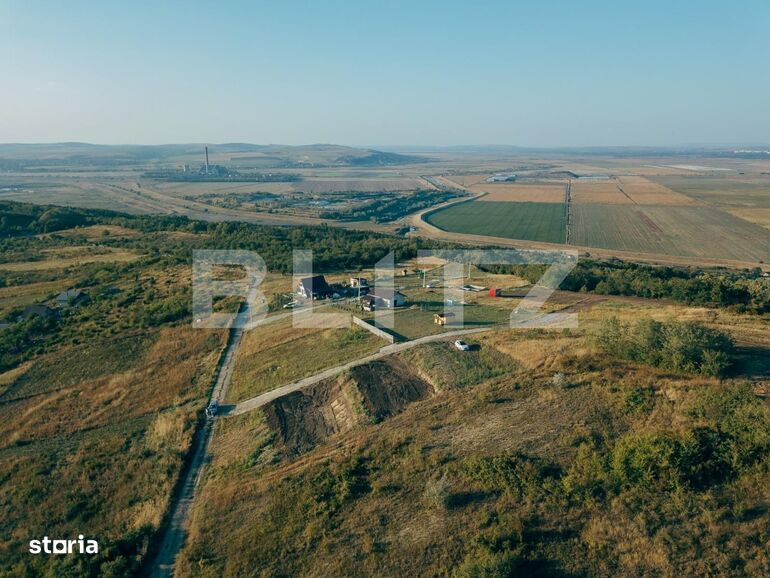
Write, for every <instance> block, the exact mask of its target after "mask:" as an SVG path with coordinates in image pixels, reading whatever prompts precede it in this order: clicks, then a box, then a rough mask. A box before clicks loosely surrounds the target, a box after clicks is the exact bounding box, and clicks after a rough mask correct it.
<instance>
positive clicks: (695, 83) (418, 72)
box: [0, 0, 770, 146]
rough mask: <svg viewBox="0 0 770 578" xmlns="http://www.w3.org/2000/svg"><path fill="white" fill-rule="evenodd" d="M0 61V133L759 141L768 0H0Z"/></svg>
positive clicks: (119, 137)
mask: <svg viewBox="0 0 770 578" xmlns="http://www.w3.org/2000/svg"><path fill="white" fill-rule="evenodd" d="M118 4H119V5H118ZM0 62H2V67H0V74H1V75H2V76H1V78H2V85H0V86H1V89H0V142H44V141H62V140H80V141H88V142H100V143H168V142H203V141H208V142H232V141H243V142H256V143H286V144H300V143H316V142H332V143H339V144H351V145H360V144H369V145H376V144H381V145H388V144H390V145H394V144H418V145H434V144H435V145H452V144H488V143H501V144H516V145H523V146H572V145H674V144H690V143H693V144H694V143H697V144H721V143H768V142H770V2H768V1H767V0H744V1H727V0H725V1H724V2H714V1H699V2H695V1H692V2H686V1H684V0H681V1H671V0H668V1H665V2H664V1H657V0H652V1H650V0H646V1H643V0H638V1H624V0H613V1H609V0H608V1H585V2H577V1H574V0H569V1H568V0H565V1H548V0H540V1H534V0H533V1H519V2H516V1H512V0H511V1H494V2H493V1H487V2H484V1H474V2H471V1H466V2H453V1H447V0H442V1H432V0H411V1H403V2H402V1H391V0H387V1H386V0H382V1H380V2H374V1H368V0H367V1H362V0H356V1H353V0H350V1H317V2H298V1H292V0H285V1H277V0H276V1H270V2H267V1H265V2H197V1H194V0H188V1H185V2H167V1H147V2H144V1H135V0H131V1H129V0H125V1H122V2H117V1H99V2H97V1H79V0H67V1H61V0H57V1H37V0H0Z"/></svg>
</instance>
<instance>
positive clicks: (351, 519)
mask: <svg viewBox="0 0 770 578" xmlns="http://www.w3.org/2000/svg"><path fill="white" fill-rule="evenodd" d="M614 314H621V315H622V316H623V317H624V318H628V319H635V318H639V317H640V316H646V315H653V316H656V317H657V316H661V317H663V318H666V319H670V318H671V317H672V315H673V316H676V317H680V318H682V319H689V318H691V317H692V316H693V315H695V316H700V315H702V313H699V312H698V310H687V309H684V308H672V307H667V308H666V309H665V311H663V310H660V311H658V312H654V309H646V308H644V307H642V308H639V307H634V306H628V305H627V306H625V307H621V306H620V305H618V304H613V303H612V302H611V301H610V302H607V303H606V304H605V305H604V306H603V307H601V308H600V309H597V310H596V311H592V312H591V313H590V314H589V315H588V316H587V317H586V319H585V322H586V324H585V326H583V327H582V328H581V330H580V331H577V332H575V331H573V332H566V333H561V332H540V331H529V332H523V333H521V332H518V333H511V332H508V331H503V332H494V333H491V334H488V335H486V336H484V337H481V338H479V339H476V340H474V342H475V344H476V345H477V349H476V350H475V351H471V352H469V353H468V354H467V355H466V354H463V357H458V354H457V353H455V352H453V351H452V349H451V348H450V347H449V346H448V344H443V345H442V344H434V345H430V346H423V347H420V348H417V349H415V350H413V351H411V352H405V353H404V354H401V355H400V356H399V358H400V359H403V360H404V361H406V365H400V366H399V367H400V368H401V369H398V370H397V371H401V372H403V371H404V369H403V368H404V367H405V368H407V371H408V372H410V374H411V377H407V376H403V377H402V378H401V379H402V380H407V379H417V380H420V381H421V382H423V383H431V384H432V385H433V384H441V387H439V388H436V387H435V386H434V392H433V393H432V394H430V395H429V396H428V397H427V398H425V397H424V396H423V395H417V396H413V397H412V398H411V399H412V400H413V401H412V402H410V403H408V404H406V405H399V404H398V403H396V405H393V406H392V407H393V408H394V409H395V410H396V411H393V412H390V413H389V414H388V415H387V417H385V418H384V419H381V420H379V421H378V422H377V423H373V422H372V421H371V420H366V419H360V418H359V419H356V420H354V421H353V423H349V424H348V425H347V426H346V427H343V428H337V429H335V428H333V427H332V428H328V427H327V428H326V429H319V428H318V427H315V426H313V427H314V429H313V430H312V431H313V435H312V437H308V435H307V434H308V432H310V430H309V429H307V428H309V427H310V425H309V424H318V423H319V422H318V417H317V416H320V415H324V414H325V412H327V411H328V412H334V411H337V409H335V408H339V407H340V405H341V404H342V403H343V401H344V399H345V398H347V399H348V400H350V399H352V400H354V401H355V399H360V398H358V397H357V396H356V394H355V393H351V391H354V390H350V389H349V387H350V386H349V385H347V386H346V385H344V384H345V383H348V384H349V383H350V382H347V381H345V380H344V379H343V380H342V381H339V380H337V381H334V382H333V383H332V382H330V383H328V384H327V385H325V386H323V385H319V386H315V387H316V389H315V390H314V392H308V393H306V394H292V395H295V396H301V395H305V396H309V397H307V400H306V401H305V402H304V403H301V404H292V405H291V407H292V408H293V409H292V412H293V413H292V416H293V417H292V419H293V420H294V421H293V422H292V423H293V424H294V425H289V426H287V425H286V422H281V423H280V424H279V423H278V422H276V421H275V419H274V418H273V417H270V416H271V415H273V414H272V412H273V409H270V408H268V419H267V420H265V418H264V417H263V416H262V415H261V414H260V413H259V412H257V413H255V414H246V415H242V416H238V418H235V419H234V420H232V421H231V420H227V421H225V422H223V423H222V424H221V429H220V430H218V432H217V435H216V436H215V438H214V443H215V445H214V447H213V448H212V451H213V454H214V455H215V456H218V458H217V460H216V461H215V463H214V465H213V468H212V470H211V472H210V475H209V477H208V479H207V481H206V483H205V486H204V489H203V494H202V496H201V500H200V503H199V505H198V507H197V509H196V511H195V514H194V520H193V526H192V529H191V534H190V541H189V543H188V545H187V546H186V548H185V550H184V552H183V559H182V560H181V561H180V562H179V563H178V565H177V566H178V568H177V575H178V576H242V575H265V576H283V575H292V576H318V575H325V576H330V575H333V576H362V575H375V574H376V575H387V576H394V575H421V576H422V575H438V576H462V577H466V576H468V577H470V576H474V577H476V576H515V575H528V576H529V575H534V576H545V575H561V576H583V575H589V576H607V575H625V576H632V575H634V576H638V575H675V574H681V575H688V576H689V575H709V574H711V575H755V576H759V575H762V573H763V572H764V569H765V568H766V567H767V564H768V563H770V558H768V555H767V548H766V545H767V543H768V540H770V532H768V527H769V526H768V523H769V522H770V513H769V512H770V508H769V507H768V506H769V505H770V503H769V502H768V496H767V493H766V491H765V489H764V488H765V487H767V485H768V483H770V434H768V432H770V403H768V401H767V400H766V399H764V398H761V397H757V396H756V395H755V393H754V391H753V390H752V387H751V385H750V379H752V377H756V376H754V375H753V374H752V373H751V370H750V369H749V368H750V367H751V366H750V365H742V364H740V365H738V366H736V367H735V368H734V370H733V373H732V375H733V377H732V378H731V379H729V380H725V381H720V380H718V379H716V378H709V377H703V376H700V375H697V374H689V373H686V372H672V371H669V370H664V369H656V368H654V367H651V366H647V365H644V364H634V363H633V362H628V361H623V360H622V359H620V358H618V357H614V356H612V355H608V354H606V353H602V352H601V350H600V349H598V348H597V346H596V345H595V338H594V334H595V332H596V331H597V330H598V327H599V325H598V324H599V322H600V321H601V320H602V319H606V318H608V316H611V315H614ZM458 359H459V360H460V361H458ZM458 364H459V365H458ZM354 382H355V380H354ZM346 387H347V388H348V389H347V390H346V389H345V388H346ZM384 387H387V388H391V387H392V386H391V385H387V386H384ZM389 391H392V390H391V389H389ZM311 399H312V401H311ZM282 403H288V401H287V402H282ZM348 403H349V404H350V402H348ZM353 405H355V404H353ZM286 409H287V408H286V407H285V406H284V410H286ZM312 416H316V417H312ZM325 423H327V424H328V423H329V422H328V421H327V422H325ZM302 424H304V425H302ZM283 427H291V428H293V429H292V430H291V431H292V432H294V433H293V434H292V435H290V436H289V437H285V436H284V433H285V431H286V430H283V429H282V428H283ZM298 427H304V428H305V429H304V431H305V434H303V435H302V436H300V437H297V433H298V432H299V430H297V428H298ZM237 440H240V442H238V441H237ZM286 440H288V441H289V442H290V443H293V442H291V440H301V444H300V445H294V446H292V447H293V448H294V450H293V451H291V452H288V453H287V452H286V451H285V449H282V448H285V446H284V444H285V443H287V442H286ZM239 443H240V444H242V446H241V447H242V449H241V450H239V449H238V444H239ZM245 456H250V458H249V459H248V460H245V459H244V458H245ZM255 569H259V570H258V571H257V570H255Z"/></svg>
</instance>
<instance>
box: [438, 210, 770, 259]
mask: <svg viewBox="0 0 770 578" xmlns="http://www.w3.org/2000/svg"><path fill="white" fill-rule="evenodd" d="M572 211H573V224H572V235H571V243H572V244H574V245H578V246H582V247H598V248H601V249H614V250H619V251H631V252H642V253H655V254H661V255H681V256H686V257H700V258H718V259H733V260H737V261H755V262H759V261H765V262H766V261H768V260H770V232H768V231H767V230H766V229H764V228H762V227H761V226H759V225H757V224H753V223H749V222H747V221H745V220H743V219H739V218H738V217H735V216H733V215H731V214H729V213H727V212H726V211H722V210H719V209H716V208H713V207H704V206H689V207H679V206H668V205H660V206H654V205H645V206H643V207H642V206H638V205H603V204H580V203H575V204H573V208H572ZM427 220H428V222H430V223H431V224H433V225H435V226H436V227H439V228H441V229H444V230H446V231H451V232H455V233H469V234H474V235H489V236H494V237H507V238H511V239H523V240H528V241H545V242H551V243H563V242H564V205H563V204H561V203H516V202H501V203H498V202H470V203H460V204H457V205H453V206H450V207H447V208H446V209H440V210H438V211H436V212H435V213H433V214H431V215H429V216H428V217H427Z"/></svg>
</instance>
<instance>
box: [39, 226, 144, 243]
mask: <svg viewBox="0 0 770 578" xmlns="http://www.w3.org/2000/svg"><path fill="white" fill-rule="evenodd" d="M50 235H57V236H59V237H67V238H71V237H85V238H86V239H88V240H96V239H106V238H109V239H126V238H133V237H139V236H140V235H142V233H141V231H136V230H134V229H128V228H126V227H120V226H118V225H91V226H90V227H78V228H76V229H65V230H63V231H56V233H47V234H45V235H40V236H41V237H45V236H50Z"/></svg>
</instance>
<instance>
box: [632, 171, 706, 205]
mask: <svg viewBox="0 0 770 578" xmlns="http://www.w3.org/2000/svg"><path fill="white" fill-rule="evenodd" d="M618 182H619V185H620V187H621V188H622V189H623V191H624V192H625V193H626V194H627V195H628V196H629V197H631V199H633V201H634V202H635V203H637V204H639V205H694V204H697V203H696V201H695V200H694V199H691V198H690V197H688V196H685V195H683V194H681V193H677V192H676V191H673V190H671V189H669V188H668V187H665V186H663V185H661V184H659V183H655V182H653V181H650V180H648V179H645V178H644V177H636V176H629V177H619V178H618Z"/></svg>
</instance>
